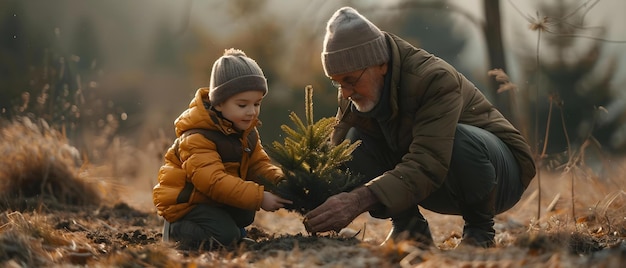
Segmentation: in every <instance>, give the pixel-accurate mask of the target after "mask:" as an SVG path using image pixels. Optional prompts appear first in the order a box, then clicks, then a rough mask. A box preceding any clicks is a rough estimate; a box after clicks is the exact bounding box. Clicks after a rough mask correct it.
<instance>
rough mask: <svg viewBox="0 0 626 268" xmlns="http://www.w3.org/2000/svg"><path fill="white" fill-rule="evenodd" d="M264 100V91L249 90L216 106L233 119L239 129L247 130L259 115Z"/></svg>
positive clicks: (225, 116)
mask: <svg viewBox="0 0 626 268" xmlns="http://www.w3.org/2000/svg"><path fill="white" fill-rule="evenodd" d="M262 100H263V93H262V92H260V91H257V90H249V91H244V92H241V93H237V94H235V95H233V96H232V97H230V98H228V99H227V100H226V101H224V102H222V103H221V104H218V105H217V106H215V109H216V110H218V111H220V112H222V115H223V116H224V118H226V119H228V120H230V121H232V122H233V124H234V126H235V128H236V129H237V130H246V129H248V128H249V127H250V126H251V125H252V122H254V120H255V119H256V118H257V117H258V116H259V112H260V111H261V101H262Z"/></svg>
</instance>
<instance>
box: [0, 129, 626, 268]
mask: <svg viewBox="0 0 626 268" xmlns="http://www.w3.org/2000/svg"><path fill="white" fill-rule="evenodd" d="M0 139H1V140H2V141H1V143H0V149H1V150H2V152H4V156H3V157H2V159H1V160H0V179H1V180H2V181H0V196H1V197H0V201H1V203H0V208H1V209H2V210H1V211H2V212H0V265H1V266H2V267H316V266H317V267H624V266H625V265H626V242H625V239H626V192H625V191H624V189H626V187H625V186H626V180H625V179H624V175H623V174H624V167H623V163H624V161H623V160H621V159H617V158H615V159H611V160H603V162H602V164H604V165H605V167H604V168H603V169H602V171H601V172H592V171H591V169H589V168H587V167H586V166H585V165H584V164H578V165H577V166H574V167H572V168H570V169H568V170H567V172H565V171H556V172H554V171H553V172H548V171H542V172H541V173H540V176H541V191H539V187H538V180H537V179H535V180H534V182H533V184H532V185H531V186H530V188H529V189H528V190H527V191H526V193H525V195H524V197H523V198H522V200H521V201H520V202H519V203H518V204H517V205H516V206H515V207H514V208H513V209H511V210H510V211H508V212H506V213H503V214H501V215H498V216H497V218H496V229H497V232H498V233H497V235H496V240H497V246H496V247H495V248H492V249H478V248H461V247H457V245H458V243H459V242H460V237H461V232H462V220H461V218H460V217H459V216H449V215H439V214H436V213H432V212H429V211H425V216H426V218H427V219H428V220H429V222H430V226H431V229H432V233H433V236H434V239H435V243H436V247H433V248H430V249H420V248H419V247H417V246H416V245H413V244H411V243H408V242H403V243H398V244H394V243H388V244H385V245H383V246H381V245H380V244H381V243H382V242H383V241H384V240H385V237H386V235H387V233H388V232H389V230H390V228H391V223H390V222H389V221H388V220H380V219H375V218H372V217H370V216H369V215H368V214H363V215H361V216H359V217H358V218H357V219H356V220H355V221H354V222H353V223H352V224H351V225H350V226H349V227H348V229H345V230H344V231H343V232H342V233H340V234H330V233H329V234H322V235H320V236H311V235H310V234H308V233H306V231H305V230H304V228H303V225H302V223H301V221H302V217H301V216H300V215H298V214H295V213H290V212H287V211H284V210H280V211H278V212H275V213H268V212H263V211H261V212H259V213H258V214H257V218H256V220H255V222H254V223H253V224H252V225H251V226H249V227H248V228H247V229H248V235H249V237H250V238H252V239H254V240H255V241H256V243H255V244H242V245H241V246H240V247H239V248H237V249H234V250H231V251H226V250H217V251H201V252H189V251H179V250H175V249H174V248H173V247H172V245H167V244H164V243H163V242H161V226H162V221H161V219H160V218H159V217H158V216H157V215H156V213H155V210H154V207H153V206H152V202H151V187H152V185H153V184H154V183H155V178H154V176H155V174H156V170H157V169H158V167H159V165H160V161H161V159H160V158H159V153H162V152H161V151H160V150H161V149H158V148H159V147H160V146H148V147H147V148H145V149H137V148H133V147H132V146H131V145H125V144H124V143H123V142H119V143H117V145H115V146H109V149H108V150H110V152H107V155H111V156H115V157H110V159H109V161H106V162H104V163H99V164H92V163H89V162H88V161H86V160H85V159H84V158H83V159H82V160H79V159H80V157H77V156H76V155H75V154H73V152H72V151H71V150H70V149H68V148H70V147H68V146H66V145H65V142H64V139H63V138H62V135H59V134H58V133H56V132H54V131H52V130H49V129H46V128H45V127H42V126H41V125H37V124H32V123H30V124H28V123H23V124H5V125H4V126H3V127H2V128H0ZM597 173H602V174H601V175H598V174H597ZM572 181H573V182H574V184H573V186H572ZM572 190H573V191H572ZM572 192H573V193H574V196H573V198H572ZM539 197H541V202H540V204H539V200H538V198H539ZM572 200H573V201H572ZM538 209H541V214H540V215H541V216H540V218H539V219H538V218H537V210H538ZM572 209H573V210H572Z"/></svg>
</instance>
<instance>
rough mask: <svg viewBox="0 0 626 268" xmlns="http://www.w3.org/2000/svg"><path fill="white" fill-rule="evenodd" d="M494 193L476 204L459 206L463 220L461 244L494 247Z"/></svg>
mask: <svg viewBox="0 0 626 268" xmlns="http://www.w3.org/2000/svg"><path fill="white" fill-rule="evenodd" d="M495 193H496V191H495V190H494V191H491V192H490V193H489V194H488V195H487V196H486V197H485V198H484V199H483V200H481V201H480V202H478V203H476V204H468V205H463V206H461V215H462V216H463V220H465V226H463V240H462V241H461V244H463V245H470V246H475V247H483V248H489V247H493V246H495V244H496V243H495V236H496V231H495V229H494V228H493V225H494V221H493V217H494V216H495V200H496V195H495Z"/></svg>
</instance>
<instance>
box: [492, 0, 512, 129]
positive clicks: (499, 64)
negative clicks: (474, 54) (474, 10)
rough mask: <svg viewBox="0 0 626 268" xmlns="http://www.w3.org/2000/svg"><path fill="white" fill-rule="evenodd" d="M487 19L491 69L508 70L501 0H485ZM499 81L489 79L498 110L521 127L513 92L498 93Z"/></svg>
mask: <svg viewBox="0 0 626 268" xmlns="http://www.w3.org/2000/svg"><path fill="white" fill-rule="evenodd" d="M484 11H485V21H486V23H485V24H484V26H483V27H484V29H483V30H484V32H485V39H486V41H487V53H488V55H489V66H488V68H489V70H492V69H495V68H500V69H502V70H504V71H505V72H506V71H507V68H506V59H505V57H504V47H503V45H502V29H501V28H500V26H501V20H500V0H485V1H484ZM498 86H499V85H498V82H496V80H495V79H489V90H490V91H491V92H492V94H493V96H494V102H495V105H496V107H498V110H500V112H501V113H502V114H503V115H504V116H505V117H506V118H508V119H509V120H511V121H512V123H513V124H514V125H516V126H518V127H519V125H518V123H519V122H515V121H516V120H515V118H514V115H513V113H514V111H513V110H512V107H513V102H512V101H513V100H512V99H511V94H512V92H508V91H505V92H502V93H497V90H498Z"/></svg>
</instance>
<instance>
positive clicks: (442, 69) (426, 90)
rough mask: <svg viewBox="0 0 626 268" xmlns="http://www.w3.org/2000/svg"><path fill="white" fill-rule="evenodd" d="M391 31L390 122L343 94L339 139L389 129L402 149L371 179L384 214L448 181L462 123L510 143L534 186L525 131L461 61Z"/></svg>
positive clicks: (391, 140) (390, 141)
mask: <svg viewBox="0 0 626 268" xmlns="http://www.w3.org/2000/svg"><path fill="white" fill-rule="evenodd" d="M385 35H386V38H387V41H388V43H389V45H390V51H391V60H390V63H391V64H390V65H389V67H388V73H387V75H391V77H390V78H389V77H388V78H387V79H388V82H387V83H386V88H385V89H384V90H388V91H389V92H387V93H386V95H388V96H389V98H388V99H384V100H383V99H381V101H388V103H385V105H386V106H388V107H389V109H388V110H389V111H388V114H387V115H385V118H383V119H382V120H381V118H380V116H377V118H376V119H372V118H366V117H363V116H360V115H358V114H357V113H355V112H352V111H351V110H352V109H353V107H352V105H351V102H350V101H349V100H345V99H342V98H341V95H340V96H339V109H338V112H337V118H338V120H339V123H338V125H337V126H336V127H335V130H334V132H333V136H332V142H333V143H335V144H336V143H338V142H341V140H343V139H344V138H345V135H346V133H347V131H348V129H349V128H350V127H353V126H354V127H357V128H359V129H360V130H361V131H365V132H369V133H370V134H372V133H373V134H374V135H376V133H378V135H381V134H382V135H383V136H384V137H385V140H386V142H387V146H388V147H389V148H391V150H393V151H394V152H398V153H399V154H401V155H402V160H401V161H400V162H399V163H398V164H397V165H396V166H395V168H394V169H392V170H389V171H387V172H385V173H384V174H382V175H380V176H378V177H376V178H373V179H372V180H371V181H369V182H368V183H367V184H366V186H367V187H369V189H371V190H372V191H373V193H374V194H375V195H376V197H377V198H378V200H379V201H380V202H381V203H382V205H383V208H381V209H380V210H378V209H377V211H376V214H377V216H380V217H389V216H391V215H395V214H397V213H399V212H401V211H404V210H406V209H408V208H409V207H412V206H414V205H416V204H418V203H419V202H420V201H422V200H423V199H425V198H426V197H428V196H429V195H430V193H432V192H434V191H435V190H436V189H438V188H439V187H440V186H441V185H442V184H443V182H444V180H445V178H446V175H447V173H448V168H449V165H450V158H451V155H452V145H453V140H454V134H455V131H456V126H457V124H459V123H462V124H467V125H472V126H476V127H479V128H482V129H485V130H487V131H489V132H491V133H493V134H495V135H496V136H497V137H499V138H500V139H501V140H502V141H503V142H504V143H505V144H507V145H508V146H509V148H510V149H511V151H512V153H513V154H514V155H515V158H516V159H517V161H518V163H519V165H520V169H521V173H522V174H521V180H522V183H523V185H524V186H528V184H529V183H530V181H531V180H532V179H533V177H534V176H535V163H534V160H533V157H532V154H531V151H530V147H529V146H528V144H527V142H526V140H525V139H524V137H523V136H522V135H521V134H520V132H519V131H518V130H517V129H516V128H515V127H513V125H511V123H510V122H509V121H508V120H507V119H505V118H504V116H503V115H502V114H501V113H500V112H499V111H498V110H496V108H495V107H494V106H493V105H492V104H491V103H490V102H489V101H488V100H487V99H486V98H485V96H484V95H483V94H482V93H481V92H480V90H478V89H477V88H476V86H474V84H472V83H471V82H470V81H469V80H468V79H466V78H465V77H464V76H463V75H462V74H460V73H459V72H458V71H456V70H455V69H454V67H452V66H451V65H449V64H448V63H446V62H445V61H443V60H441V59H439V58H437V57H435V56H434V55H432V54H429V53H428V52H426V51H424V50H422V49H418V48H416V47H414V46H412V45H411V44H409V43H408V42H406V41H404V40H402V39H401V38H399V37H397V36H395V35H392V34H389V33H385ZM379 105H380V104H379Z"/></svg>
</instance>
